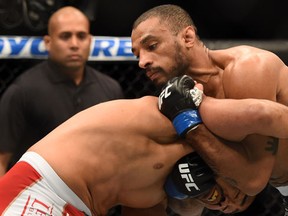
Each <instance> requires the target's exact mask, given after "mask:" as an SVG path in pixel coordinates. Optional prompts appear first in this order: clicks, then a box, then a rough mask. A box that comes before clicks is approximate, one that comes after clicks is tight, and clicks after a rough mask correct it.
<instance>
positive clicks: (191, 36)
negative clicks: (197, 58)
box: [182, 26, 197, 47]
mask: <svg viewBox="0 0 288 216" xmlns="http://www.w3.org/2000/svg"><path fill="white" fill-rule="evenodd" d="M182 33H183V39H184V41H185V44H186V46H187V47H192V46H193V45H194V43H195V40H196V38H197V36H196V31H195V28H194V27H193V26H187V27H186V28H185V29H184V30H183V32H182Z"/></svg>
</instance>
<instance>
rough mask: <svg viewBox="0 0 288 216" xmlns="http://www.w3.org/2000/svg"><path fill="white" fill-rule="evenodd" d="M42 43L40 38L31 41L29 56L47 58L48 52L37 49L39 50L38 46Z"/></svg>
mask: <svg viewBox="0 0 288 216" xmlns="http://www.w3.org/2000/svg"><path fill="white" fill-rule="evenodd" d="M42 42H43V40H42V39H40V38H36V39H34V40H33V41H32V44H31V54H32V55H36V56H41V55H43V56H47V54H48V52H47V50H43V51H41V50H40V49H39V48H40V44H41V43H42Z"/></svg>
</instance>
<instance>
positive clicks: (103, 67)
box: [0, 59, 156, 99]
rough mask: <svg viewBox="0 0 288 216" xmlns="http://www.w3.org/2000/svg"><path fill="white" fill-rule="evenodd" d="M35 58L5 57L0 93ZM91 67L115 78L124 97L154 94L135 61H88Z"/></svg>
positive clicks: (33, 61) (0, 75)
mask: <svg viewBox="0 0 288 216" xmlns="http://www.w3.org/2000/svg"><path fill="white" fill-rule="evenodd" d="M40 61H41V60H35V59H29V60H28V59H21V60H20V59H5V60H1V65H0V94H2V93H3V92H4V90H5V89H6V88H7V87H8V85H9V84H10V83H11V82H12V81H13V80H14V79H15V78H16V77H17V76H18V75H19V74H21V73H22V72H24V71H25V70H27V69H28V68H30V67H32V66H33V65H35V64H37V63H39V62H40ZM88 64H89V65H90V66H92V67H93V68H95V69H97V70H99V71H101V72H103V73H105V74H107V75H109V76H111V77H113V78H114V79H116V80H117V81H118V82H119V83H120V85H121V86H122V88H123V91H124V94H125V97H126V98H129V99H132V98H138V97H141V96H144V95H154V94H155V92H156V88H155V87H154V85H153V83H152V82H151V81H150V80H149V79H148V78H147V77H146V76H145V73H144V72H143V71H142V70H141V69H140V68H139V67H138V64H137V62H136V61H130V62H129V61H121V62H120V61H113V62H98V61H97V62H96V61H91V62H88Z"/></svg>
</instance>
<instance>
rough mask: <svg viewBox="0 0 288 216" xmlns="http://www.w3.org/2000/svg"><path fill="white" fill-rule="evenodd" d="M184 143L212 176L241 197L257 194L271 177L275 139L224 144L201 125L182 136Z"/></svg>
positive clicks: (255, 138) (257, 138) (253, 139)
mask: <svg viewBox="0 0 288 216" xmlns="http://www.w3.org/2000/svg"><path fill="white" fill-rule="evenodd" d="M186 140H187V142H188V143H190V144H191V145H192V146H193V148H194V149H195V150H196V152H198V154H199V155H200V156H201V157H202V158H203V159H204V160H205V162H206V163H207V164H208V165H209V166H210V167H211V168H212V169H213V170H214V172H215V173H217V174H218V175H219V176H221V177H223V178H224V179H226V180H227V181H229V183H231V184H232V185H234V186H235V187H237V188H239V189H240V190H241V191H242V192H244V193H245V194H248V195H251V196H253V195H255V194H257V193H259V192H260V191H261V190H262V189H263V188H264V187H265V185H266V184H267V182H268V180H269V178H270V176H271V172H272V169H273V166H274V162H275V152H277V145H278V142H277V139H273V138H267V137H263V136H258V135H253V136H252V135H251V136H249V137H247V138H246V139H245V140H243V141H242V142H241V143H233V142H229V143H228V142H227V141H225V142H224V140H222V139H219V138H217V137H216V136H214V135H213V134H212V133H211V132H210V131H209V130H208V129H207V128H206V127H205V125H203V124H201V125H199V126H198V128H197V129H195V130H192V131H189V132H188V133H187V134H186Z"/></svg>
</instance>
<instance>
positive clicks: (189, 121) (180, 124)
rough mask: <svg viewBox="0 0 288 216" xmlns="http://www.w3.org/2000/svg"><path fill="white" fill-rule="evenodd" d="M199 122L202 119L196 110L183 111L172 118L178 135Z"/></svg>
mask: <svg viewBox="0 0 288 216" xmlns="http://www.w3.org/2000/svg"><path fill="white" fill-rule="evenodd" d="M200 123H202V119H201V117H200V114H199V112H198V110H188V111H184V112H182V113H180V114H178V115H177V116H176V117H175V118H174V119H173V125H174V128H175V129H176V132H177V134H178V135H180V136H182V135H183V134H184V133H185V132H187V130H189V129H191V128H193V127H195V126H197V125H198V124H200Z"/></svg>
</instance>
